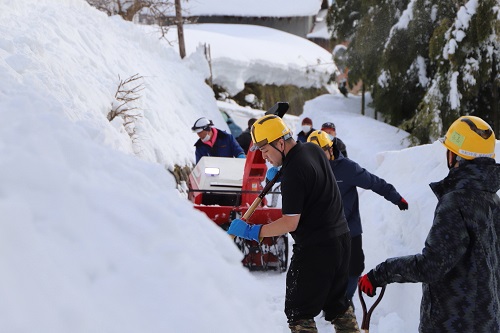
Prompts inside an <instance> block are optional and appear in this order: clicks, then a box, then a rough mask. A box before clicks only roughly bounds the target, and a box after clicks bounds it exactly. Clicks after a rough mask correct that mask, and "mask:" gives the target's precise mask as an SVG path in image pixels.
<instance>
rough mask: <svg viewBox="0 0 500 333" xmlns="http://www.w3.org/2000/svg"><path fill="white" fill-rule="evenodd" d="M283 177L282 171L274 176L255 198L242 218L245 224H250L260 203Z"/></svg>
mask: <svg viewBox="0 0 500 333" xmlns="http://www.w3.org/2000/svg"><path fill="white" fill-rule="evenodd" d="M280 177H281V170H279V171H278V172H277V173H276V175H275V176H274V178H273V179H271V180H270V181H269V182H268V183H267V184H266V186H264V188H263V189H262V192H260V194H259V196H258V197H257V198H255V200H254V201H253V202H252V204H251V205H250V207H248V209H247V211H246V212H245V214H243V216H242V218H241V219H242V220H243V221H245V222H248V219H249V218H250V216H252V214H253V212H255V210H256V209H257V207H259V205H260V203H261V202H262V199H264V197H265V196H266V194H267V193H268V192H269V191H270V190H271V188H272V187H273V185H274V184H275V183H276V182H277V181H278V179H279V178H280ZM231 237H232V238H234V237H235V236H233V235H231ZM262 239H263V238H261V239H260V241H261V242H262Z"/></svg>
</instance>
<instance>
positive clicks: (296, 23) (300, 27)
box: [196, 16, 313, 38]
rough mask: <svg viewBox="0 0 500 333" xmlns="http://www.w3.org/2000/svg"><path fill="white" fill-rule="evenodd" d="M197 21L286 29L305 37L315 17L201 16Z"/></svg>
mask: <svg viewBox="0 0 500 333" xmlns="http://www.w3.org/2000/svg"><path fill="white" fill-rule="evenodd" d="M196 22H197V23H225V24H252V25H259V26H264V27H268V28H274V29H277V30H281V31H285V32H288V33H291V34H294V35H297V36H300V37H303V38H306V36H307V34H308V33H309V32H310V31H311V29H312V26H313V17H309V16H302V17H285V18H278V17H235V16H200V17H198V19H197V21H196Z"/></svg>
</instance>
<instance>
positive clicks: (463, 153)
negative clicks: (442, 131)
mask: <svg viewBox="0 0 500 333" xmlns="http://www.w3.org/2000/svg"><path fill="white" fill-rule="evenodd" d="M441 142H442V143H443V145H444V146H445V147H446V148H448V149H449V150H451V151H452V152H454V153H455V154H456V155H458V156H460V157H462V158H464V159H466V160H472V159H474V158H476V157H491V158H495V134H494V133H493V130H492V129H491V127H490V125H488V123H487V122H485V121H484V120H482V119H481V118H479V117H474V116H463V117H460V118H458V119H457V120H455V121H454V122H453V124H451V126H450V128H449V129H448V132H446V136H445V137H444V138H443V139H442V140H441Z"/></svg>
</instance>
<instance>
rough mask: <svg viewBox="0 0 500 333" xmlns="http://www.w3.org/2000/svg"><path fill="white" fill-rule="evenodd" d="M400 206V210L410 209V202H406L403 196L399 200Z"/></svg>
mask: <svg viewBox="0 0 500 333" xmlns="http://www.w3.org/2000/svg"><path fill="white" fill-rule="evenodd" d="M398 207H399V210H407V209H408V203H407V202H406V200H405V198H401V201H400V202H398Z"/></svg>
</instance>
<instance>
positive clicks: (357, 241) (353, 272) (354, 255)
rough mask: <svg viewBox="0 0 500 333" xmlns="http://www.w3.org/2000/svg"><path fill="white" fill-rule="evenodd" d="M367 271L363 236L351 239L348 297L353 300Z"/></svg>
mask: <svg viewBox="0 0 500 333" xmlns="http://www.w3.org/2000/svg"><path fill="white" fill-rule="evenodd" d="M364 269H365V254H364V253H363V242H362V239H361V235H359V236H355V237H353V238H352V239H351V259H350V261H349V279H348V282H347V292H346V297H347V299H348V300H351V299H352V297H353V296H354V293H355V292H356V287H357V286H358V280H359V277H360V276H361V273H363V270H364Z"/></svg>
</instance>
